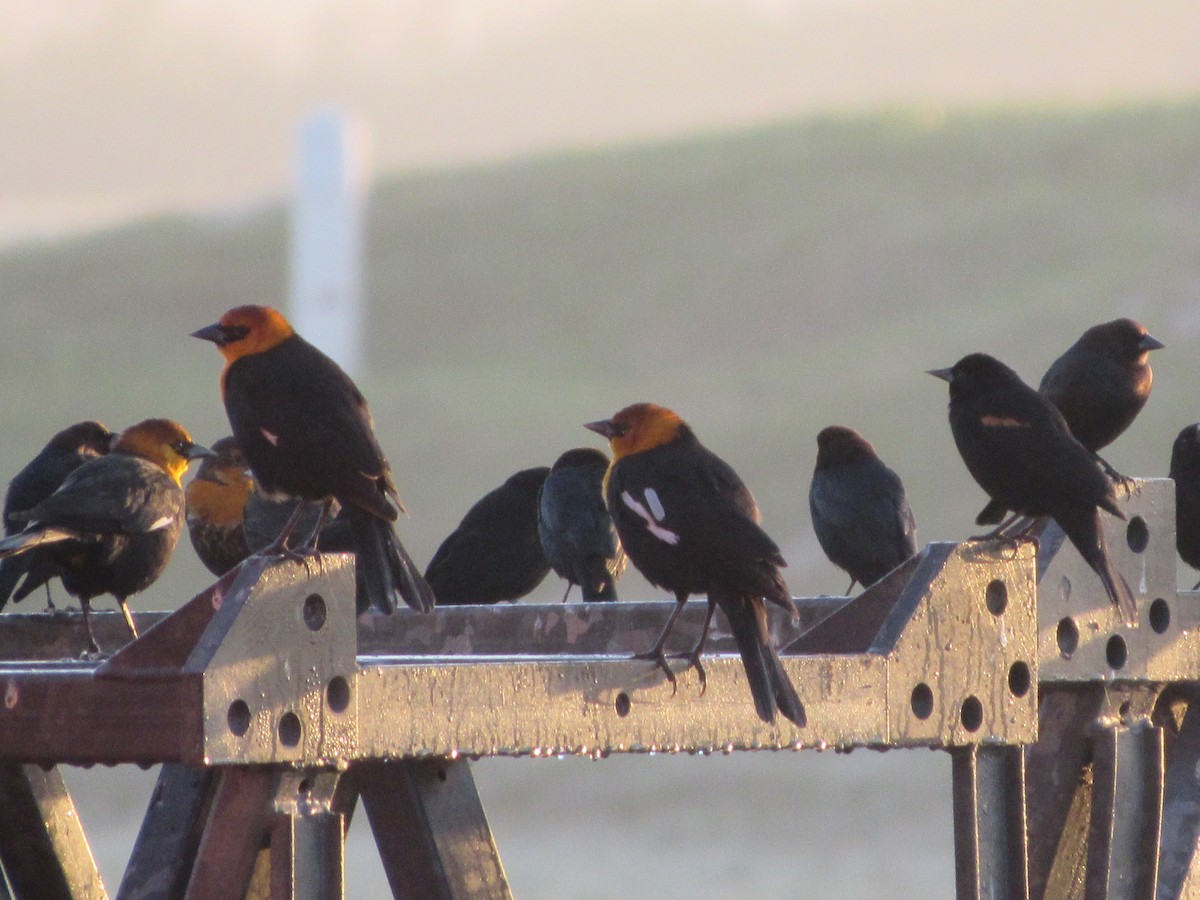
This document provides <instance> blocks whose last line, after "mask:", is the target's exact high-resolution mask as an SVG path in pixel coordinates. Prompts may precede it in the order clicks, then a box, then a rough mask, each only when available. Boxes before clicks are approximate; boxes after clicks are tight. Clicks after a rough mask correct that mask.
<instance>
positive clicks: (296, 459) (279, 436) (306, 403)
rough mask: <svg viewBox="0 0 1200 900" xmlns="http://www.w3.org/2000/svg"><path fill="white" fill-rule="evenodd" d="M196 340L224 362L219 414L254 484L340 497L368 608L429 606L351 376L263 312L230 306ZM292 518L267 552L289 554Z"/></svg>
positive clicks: (272, 313)
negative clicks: (213, 347)
mask: <svg viewBox="0 0 1200 900" xmlns="http://www.w3.org/2000/svg"><path fill="white" fill-rule="evenodd" d="M193 337H198V338H201V339H202V340H206V341H212V342H213V343H214V344H215V345H216V346H217V349H218V350H220V351H221V355H222V356H224V357H225V368H224V370H223V371H222V372H221V394H222V397H223V399H224V401H225V412H226V413H227V415H228V416H229V424H230V427H231V428H232V430H233V436H234V437H235V438H236V439H237V441H238V443H239V444H240V445H241V447H242V452H244V453H245V454H246V461H247V462H248V463H249V464H250V470H251V472H253V474H254V480H255V481H256V482H257V484H258V485H259V487H261V488H262V490H263V491H264V492H265V493H266V494H267V495H268V496H292V497H301V498H303V499H305V500H319V501H322V502H323V503H325V504H326V505H327V506H328V505H330V504H331V503H332V501H333V500H335V499H336V500H337V501H338V503H340V504H341V506H342V511H343V515H344V516H345V517H346V520H347V522H348V523H349V527H350V528H351V529H352V530H353V531H354V533H355V538H356V544H357V547H358V560H357V563H358V567H359V568H360V569H361V570H362V574H363V578H364V579H365V581H366V585H367V590H368V595H369V596H370V598H371V605H372V606H374V607H375V608H377V609H379V610H381V611H386V612H391V611H393V610H394V609H395V605H396V604H395V599H396V596H397V595H399V597H400V598H402V599H403V600H404V601H405V602H406V603H408V604H409V606H411V607H413V608H414V609H417V610H420V611H422V612H428V611H429V610H430V609H432V608H433V604H434V595H433V591H432V590H430V588H429V585H428V584H426V583H425V579H423V578H422V577H421V573H420V572H419V571H418V570H417V567H416V566H415V565H414V563H413V561H412V559H411V558H410V557H409V555H408V553H407V551H405V549H404V547H403V545H402V544H401V543H400V538H399V536H398V535H397V534H396V528H395V524H394V523H395V521H396V519H397V517H398V515H399V512H400V511H402V510H403V508H404V507H403V505H402V504H401V502H400V497H399V495H398V494H397V493H396V486H395V484H393V482H392V469H391V465H390V464H389V463H388V461H387V457H386V456H384V453H383V450H382V448H381V447H380V446H379V442H378V440H376V438H375V430H374V426H373V423H372V420H371V414H370V412H369V411H368V409H367V402H366V400H365V399H363V396H362V394H361V393H360V392H359V390H358V388H357V387H356V386H355V384H354V382H353V381H352V380H351V379H350V376H348V375H347V374H346V373H345V372H344V371H342V368H341V367H340V366H339V365H338V364H337V363H335V362H334V361H333V360H332V359H330V358H329V357H328V356H326V355H325V354H324V353H322V352H321V351H320V350H318V349H317V348H316V347H314V346H313V345H312V344H310V343H308V341H306V340H304V338H302V337H300V335H298V334H296V333H295V331H293V330H292V326H291V325H289V324H288V322H287V320H286V319H285V318H284V317H283V315H282V314H280V313H279V312H278V311H277V310H275V309H272V308H270V307H268V306H239V307H235V308H234V309H231V310H229V312H227V313H225V315H223V316H222V317H221V319H220V321H219V322H216V323H214V324H212V325H209V326H207V327H205V328H201V329H200V330H199V331H196V332H193ZM298 509H299V507H298ZM298 521H299V513H298V514H297V516H296V517H295V518H294V519H293V520H292V521H290V522H289V523H288V525H287V526H286V527H285V528H284V530H283V532H282V533H281V534H280V535H279V537H278V539H277V541H276V544H275V545H273V546H272V547H271V548H268V549H269V550H270V552H276V551H278V552H285V551H286V545H287V540H288V538H289V537H290V536H291V533H292V531H293V530H294V528H295V527H296V524H297V522H298ZM306 549H312V548H311V547H309V548H306Z"/></svg>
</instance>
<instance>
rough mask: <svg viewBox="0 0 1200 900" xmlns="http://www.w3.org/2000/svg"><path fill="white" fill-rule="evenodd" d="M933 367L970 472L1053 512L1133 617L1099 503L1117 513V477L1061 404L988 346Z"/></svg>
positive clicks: (1035, 512)
mask: <svg viewBox="0 0 1200 900" xmlns="http://www.w3.org/2000/svg"><path fill="white" fill-rule="evenodd" d="M929 374H931V375H934V376H936V377H938V378H941V379H942V380H944V381H947V382H949V384H950V430H951V432H952V433H953V434H954V443H955V444H956V445H957V447H958V452H959V454H960V455H961V456H962V458H963V462H965V463H966V464H967V469H968V470H969V471H970V472H971V475H972V477H974V479H975V480H976V481H977V482H978V483H979V486H980V487H982V488H983V489H984V490H985V491H986V492H987V493H988V495H989V496H991V497H992V499H994V500H997V501H998V502H999V503H1000V504H1001V505H1003V507H1004V508H1005V509H1011V510H1013V511H1014V512H1016V513H1019V514H1021V515H1024V516H1036V517H1040V516H1050V517H1052V518H1053V519H1054V521H1056V522H1057V523H1058V525H1059V527H1060V528H1061V529H1062V530H1063V533H1064V534H1066V536H1067V538H1068V539H1069V540H1070V541H1071V543H1072V544H1073V545H1074V546H1075V549H1077V550H1078V551H1079V553H1080V555H1081V556H1082V557H1083V558H1084V560H1085V561H1086V562H1087V564H1088V565H1089V566H1091V567H1092V569H1093V570H1094V571H1095V572H1096V574H1097V575H1098V576H1099V577H1100V580H1101V582H1103V584H1104V590H1105V591H1106V592H1107V593H1108V597H1109V599H1110V600H1112V602H1113V603H1114V604H1116V606H1117V608H1118V609H1119V610H1120V611H1121V615H1122V616H1124V618H1125V620H1126V621H1128V622H1130V623H1131V624H1132V623H1134V622H1136V621H1137V608H1136V606H1135V604H1134V599H1133V595H1132V594H1131V593H1130V591H1129V586H1128V585H1127V584H1126V583H1125V580H1124V579H1123V578H1122V577H1121V575H1120V573H1119V572H1117V571H1116V569H1115V568H1114V567H1113V565H1112V561H1111V559H1110V558H1109V555H1108V551H1107V548H1106V547H1105V544H1104V533H1103V531H1102V530H1101V528H1100V510H1101V509H1104V510H1107V511H1108V512H1110V513H1112V514H1113V515H1114V516H1116V517H1117V518H1120V519H1124V518H1125V516H1124V514H1123V513H1122V512H1121V509H1120V507H1119V506H1117V501H1116V496H1115V495H1114V493H1113V484H1112V482H1111V481H1110V480H1109V478H1108V476H1107V475H1105V474H1104V472H1103V471H1102V470H1101V468H1100V466H1099V465H1098V464H1097V462H1096V459H1095V457H1094V455H1093V454H1092V453H1091V451H1090V450H1088V449H1087V448H1086V447H1084V446H1083V444H1081V443H1079V441H1077V440H1075V438H1074V437H1072V436H1071V431H1070V429H1069V428H1068V427H1067V423H1066V421H1065V420H1064V419H1063V417H1062V413H1060V412H1059V411H1058V409H1057V407H1055V406H1054V404H1052V403H1051V402H1050V401H1049V400H1047V399H1046V398H1045V397H1043V396H1042V395H1041V394H1039V393H1038V392H1037V391H1035V390H1034V389H1033V388H1031V387H1029V386H1028V385H1027V384H1025V382H1023V381H1021V378H1020V376H1018V375H1017V373H1016V372H1014V371H1013V370H1012V369H1010V368H1009V367H1008V366H1006V365H1004V363H1002V362H1000V361H999V360H997V359H995V358H993V357H991V356H988V355H987V354H984V353H972V354H970V355H969V356H964V357H963V358H962V359H960V360H959V361H958V362H957V363H955V364H954V366H953V367H951V368H949V369H934V370H932V371H930V373H929Z"/></svg>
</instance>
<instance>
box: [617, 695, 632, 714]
mask: <svg viewBox="0 0 1200 900" xmlns="http://www.w3.org/2000/svg"><path fill="white" fill-rule="evenodd" d="M631 705H632V704H631V703H630V702H629V695H628V694H627V693H625V692H624V691H621V693H619V694H617V715H618V716H621V717H622V718H624V717H625V716H627V715H629V707H630V706H631Z"/></svg>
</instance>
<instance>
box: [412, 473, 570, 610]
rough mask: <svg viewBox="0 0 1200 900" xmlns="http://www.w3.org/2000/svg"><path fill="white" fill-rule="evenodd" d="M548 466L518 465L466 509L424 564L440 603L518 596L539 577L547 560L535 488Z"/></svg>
mask: <svg viewBox="0 0 1200 900" xmlns="http://www.w3.org/2000/svg"><path fill="white" fill-rule="evenodd" d="M549 472H550V469H549V468H547V467H546V466H538V467H536V468H533V469H522V470H521V471H520V472H517V473H516V474H515V475H512V476H511V477H509V478H508V480H506V481H505V482H504V484H502V485H500V486H499V487H498V488H495V489H494V490H491V491H488V493H486V494H484V495H483V496H482V497H480V498H479V500H477V501H476V502H475V503H474V505H472V506H471V508H470V509H469V510H467V514H466V515H465V516H463V518H462V521H461V522H459V523H458V527H457V528H455V529H454V530H453V531H452V532H450V534H449V535H447V536H446V539H445V540H444V541H442V543H441V546H439V547H438V548H437V551H436V552H435V553H434V554H433V559H431V560H430V561H429V566H428V567H427V568H426V569H425V579H426V580H427V581H428V582H429V584H430V585H431V586H432V587H433V592H434V593H435V594H436V595H437V598H438V603H439V604H441V605H443V606H445V605H459V604H468V603H499V602H501V601H504V600H518V599H520V598H521V597H524V596H525V595H526V594H528V593H529V592H530V591H532V590H533V589H534V588H535V587H537V586H538V585H539V584H541V583H542V579H544V578H545V577H546V575H547V574H548V573H549V572H550V563H549V562H547V561H546V554H545V553H543V552H542V545H541V543H540V542H539V541H538V526H537V517H538V492H539V491H540V490H541V489H542V482H544V481H545V480H546V475H547V474H549Z"/></svg>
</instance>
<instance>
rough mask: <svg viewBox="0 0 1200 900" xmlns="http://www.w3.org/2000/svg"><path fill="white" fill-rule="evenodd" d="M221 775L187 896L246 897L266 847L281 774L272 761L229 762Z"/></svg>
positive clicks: (204, 898) (193, 898)
mask: <svg viewBox="0 0 1200 900" xmlns="http://www.w3.org/2000/svg"><path fill="white" fill-rule="evenodd" d="M218 777H219V781H218V784H217V788H216V793H215V795H214V797H213V801H212V807H211V809H210V812H209V815H208V821H207V822H206V823H205V828H204V833H203V835H202V836H201V838H200V844H199V847H198V848H197V851H196V857H195V865H194V867H193V869H192V873H191V877H190V878H189V880H188V886H187V892H186V893H185V895H184V896H185V898H187V900H208V898H216V897H229V898H238V897H245V896H246V894H247V890H248V889H249V887H250V880H251V876H252V875H253V874H254V871H255V864H256V863H257V861H258V857H259V851H260V850H262V849H263V847H265V846H267V838H268V834H269V831H270V827H271V824H272V811H271V801H272V798H273V797H274V796H275V791H276V787H277V785H278V783H279V779H280V773H279V772H278V771H277V770H275V769H273V768H272V767H268V766H256V767H249V766H247V767H242V766H228V767H224V768H222V769H221V770H220V775H219V776H218Z"/></svg>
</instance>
